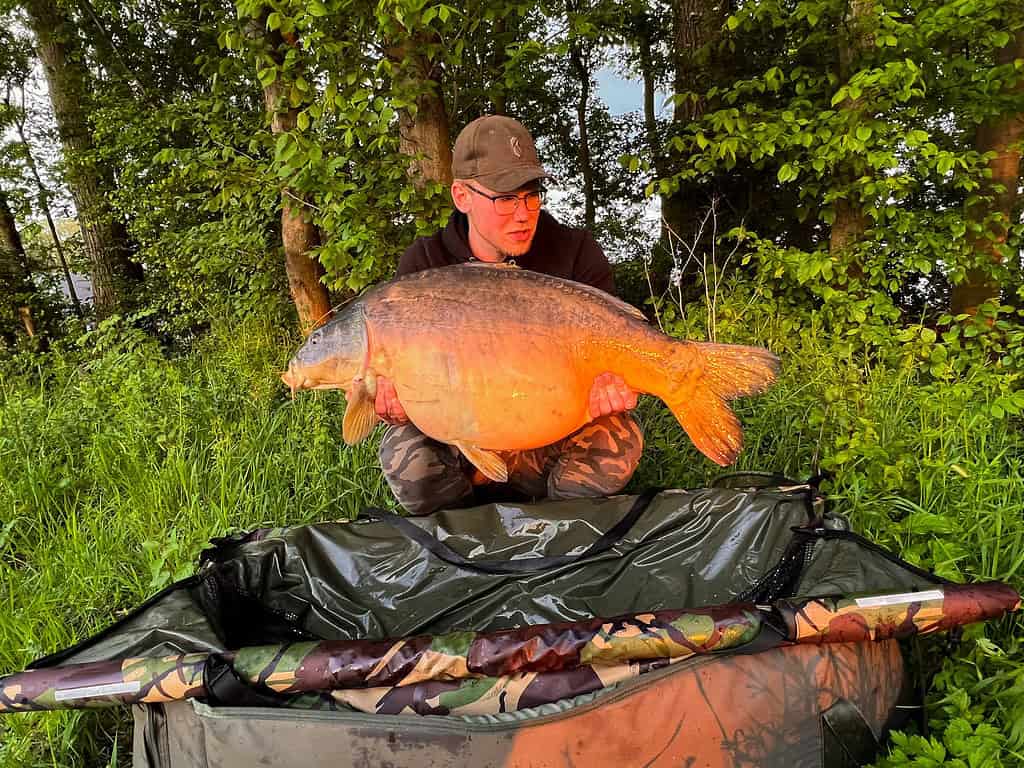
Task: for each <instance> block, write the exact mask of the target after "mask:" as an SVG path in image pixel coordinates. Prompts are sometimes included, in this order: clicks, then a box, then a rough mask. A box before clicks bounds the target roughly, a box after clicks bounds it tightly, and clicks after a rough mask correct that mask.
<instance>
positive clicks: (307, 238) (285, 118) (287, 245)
mask: <svg viewBox="0 0 1024 768" xmlns="http://www.w3.org/2000/svg"><path fill="white" fill-rule="evenodd" d="M261 28H262V29H266V25H265V22H263V23H262V25H261ZM267 39H268V42H269V43H270V51H271V56H272V57H273V58H274V60H275V62H276V63H277V64H279V65H280V64H281V63H283V61H284V52H283V51H282V48H283V46H284V44H285V43H287V44H288V45H292V46H295V45H297V43H298V41H297V40H296V39H295V38H294V37H293V38H291V39H288V40H286V39H285V38H283V37H282V36H281V34H280V33H278V32H269V33H267ZM289 90H290V85H288V84H286V83H284V82H282V80H281V79H280V78H278V79H277V80H275V81H274V82H273V83H271V84H270V85H268V86H265V87H264V88H263V102H264V104H265V105H266V108H267V112H269V113H270V116H271V118H270V131H271V133H273V134H274V135H275V136H276V135H277V134H280V133H287V132H288V131H293V130H295V128H296V126H297V125H298V120H299V110H298V108H296V107H291V106H289V101H288V92H289ZM281 243H282V245H283V246H284V268H285V273H286V274H287V275H288V290H289V292H290V293H291V296H292V301H293V302H294V303H295V310H296V312H297V313H298V316H299V327H300V328H301V329H302V332H303V334H306V335H308V334H309V333H310V332H311V331H312V330H313V329H314V328H316V327H317V325H319V324H320V323H322V322H323V321H324V320H326V319H327V318H328V317H329V316H330V314H331V299H330V295H329V294H328V292H327V287H326V286H325V285H324V284H323V282H322V280H321V278H322V277H323V276H324V274H325V271H324V267H323V265H322V264H321V263H320V262H319V261H317V260H316V259H313V258H311V257H310V256H309V255H308V252H309V250H310V249H311V248H315V247H316V246H318V245H319V244H320V230H319V228H318V227H317V225H316V224H315V223H314V222H313V219H312V217H311V216H310V215H309V211H308V210H306V209H305V201H304V200H303V198H302V196H301V195H299V194H297V193H294V192H293V191H292V190H290V189H288V188H287V187H285V188H284V189H283V190H282V191H281Z"/></svg>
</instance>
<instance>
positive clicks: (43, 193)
mask: <svg viewBox="0 0 1024 768" xmlns="http://www.w3.org/2000/svg"><path fill="white" fill-rule="evenodd" d="M21 93H22V108H21V110H20V111H19V112H16V113H15V114H17V115H20V117H16V118H15V120H14V125H15V127H16V128H17V129H18V138H20V139H21V143H22V144H23V145H24V147H25V164H26V165H27V166H28V169H29V171H31V173H32V178H33V179H35V182H36V189H37V190H38V192H39V197H38V199H37V202H38V203H39V207H40V208H42V209H43V215H44V216H45V217H46V226H47V227H49V229H50V237H52V238H53V247H54V249H55V250H56V251H57V259H58V261H60V268H61V271H62V272H63V273H64V284H65V285H66V286H67V289H68V296H69V297H70V299H71V305H72V306H73V307H74V309H75V314H76V315H78V317H80V318H81V317H83V316H84V315H85V313H84V312H83V311H82V302H81V301H79V299H78V292H77V291H76V290H75V283H74V281H73V280H72V279H71V270H70V269H69V268H68V260H67V257H66V256H65V255H64V246H63V245H61V242H60V234H59V233H58V232H57V225H56V224H55V223H54V221H53V212H52V211H51V210H50V191H49V190H48V189H47V188H46V185H45V184H44V183H43V179H42V177H40V175H39V168H38V167H36V160H35V157H34V156H33V153H32V147H31V146H30V145H29V143H28V136H27V135H26V133H25V118H24V115H25V107H24V99H25V86H24V84H22V86H21ZM7 104H8V106H10V101H8V102H7Z"/></svg>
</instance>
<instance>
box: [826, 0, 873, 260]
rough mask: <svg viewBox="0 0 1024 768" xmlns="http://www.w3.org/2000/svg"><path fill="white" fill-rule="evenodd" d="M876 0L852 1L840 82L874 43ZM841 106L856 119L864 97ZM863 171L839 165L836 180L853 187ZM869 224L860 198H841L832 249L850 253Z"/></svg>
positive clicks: (841, 37) (843, 33)
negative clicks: (872, 23)
mask: <svg viewBox="0 0 1024 768" xmlns="http://www.w3.org/2000/svg"><path fill="white" fill-rule="evenodd" d="M873 4H874V0H851V2H850V4H849V7H848V10H847V16H846V19H845V21H844V24H843V28H842V30H841V31H840V35H839V82H840V83H846V82H848V81H849V79H850V78H851V77H852V76H853V74H854V72H856V70H857V65H858V62H859V61H860V58H861V56H862V55H863V53H864V52H865V51H867V50H869V49H870V48H871V47H872V46H873V45H874V39H873V37H872V34H871V27H870V13H871V10H872V7H873ZM839 109H841V110H844V111H846V112H849V113H851V114H852V115H853V116H854V119H855V120H856V117H857V115H859V114H860V113H862V112H863V110H864V99H863V97H860V98H856V99H850V98H847V99H845V100H844V101H843V102H842V103H840V105H839ZM859 175H860V174H859V173H858V171H857V169H855V168H839V169H837V172H836V176H835V183H837V184H838V185H841V186H847V187H848V186H850V185H851V184H852V183H853V181H854V179H856V178H857V177H858V176H859ZM868 225H869V220H868V217H867V216H865V215H864V211H863V206H862V205H861V202H860V201H859V200H850V199H848V198H839V199H837V200H836V203H835V219H834V221H833V222H832V230H831V232H830V234H829V252H830V253H833V254H840V253H844V252H848V251H849V250H850V249H851V248H852V247H854V246H855V245H856V244H857V243H859V242H860V241H861V239H863V237H864V233H865V232H866V231H867V228H868ZM862 272H863V265H861V264H860V263H859V262H858V263H849V264H848V265H847V275H848V276H852V277H859V276H860V275H861V274H862Z"/></svg>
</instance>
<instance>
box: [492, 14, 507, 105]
mask: <svg viewBox="0 0 1024 768" xmlns="http://www.w3.org/2000/svg"><path fill="white" fill-rule="evenodd" d="M505 32H506V27H505V17H504V16H499V17H498V18H496V19H495V20H494V36H493V40H494V43H495V44H494V50H493V52H492V54H491V72H493V73H494V80H493V81H492V82H491V88H490V98H491V108H492V109H493V114H495V115H504V114H507V110H508V99H506V98H505V68H506V67H508V55H507V54H506V53H505Z"/></svg>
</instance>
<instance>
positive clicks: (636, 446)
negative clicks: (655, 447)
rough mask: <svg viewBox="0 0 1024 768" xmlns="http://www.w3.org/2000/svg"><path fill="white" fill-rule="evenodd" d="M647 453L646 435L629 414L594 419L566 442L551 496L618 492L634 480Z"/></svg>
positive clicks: (551, 477) (552, 477)
mask: <svg viewBox="0 0 1024 768" xmlns="http://www.w3.org/2000/svg"><path fill="white" fill-rule="evenodd" d="M643 451H644V437H643V432H642V431H641V430H640V425H639V424H637V422H636V419H634V418H633V417H632V415H630V414H629V413H616V414H612V415H610V416H602V417H600V418H597V419H594V420H593V421H592V422H590V423H589V424H587V425H586V426H585V427H583V429H581V430H580V431H579V432H577V433H576V434H574V435H572V436H571V437H570V438H569V439H568V440H567V441H566V446H565V450H564V452H563V454H562V456H561V457H560V458H559V460H558V461H557V462H556V464H555V466H554V468H553V469H552V471H551V474H550V475H549V476H548V495H549V496H550V497H551V498H554V499H559V498H561V499H568V498H581V497H592V496H608V495H611V494H614V493H618V492H619V491H621V490H622V489H623V488H625V487H626V484H627V483H628V482H629V480H630V478H631V477H633V473H634V472H635V471H636V468H637V465H639V463H640V458H641V456H642V455H643Z"/></svg>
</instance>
